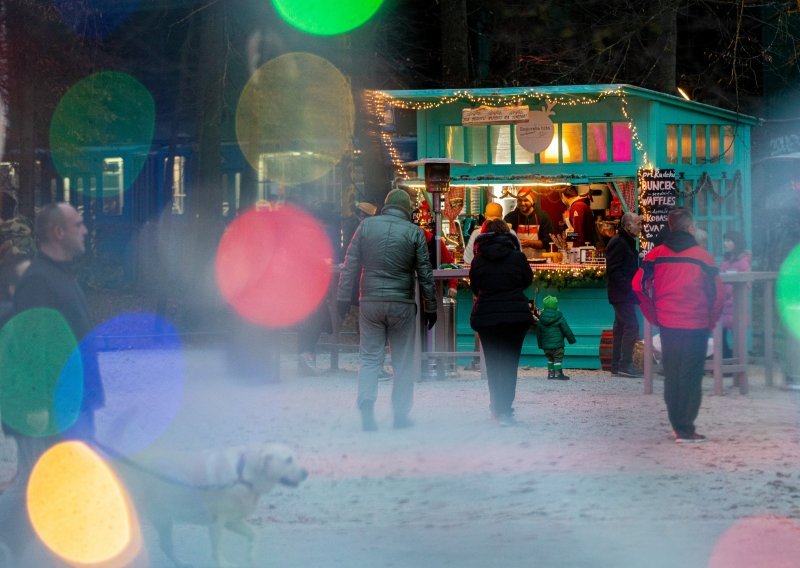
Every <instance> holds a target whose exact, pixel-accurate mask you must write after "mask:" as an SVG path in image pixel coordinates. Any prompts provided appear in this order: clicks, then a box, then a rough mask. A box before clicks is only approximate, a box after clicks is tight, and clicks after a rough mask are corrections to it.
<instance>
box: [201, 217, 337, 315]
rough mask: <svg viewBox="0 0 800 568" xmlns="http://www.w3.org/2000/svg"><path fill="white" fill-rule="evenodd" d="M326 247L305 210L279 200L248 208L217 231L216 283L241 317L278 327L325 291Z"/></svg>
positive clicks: (329, 258) (311, 305)
mask: <svg viewBox="0 0 800 568" xmlns="http://www.w3.org/2000/svg"><path fill="white" fill-rule="evenodd" d="M332 251H333V249H332V247H331V243H330V240H329V239H328V236H327V235H326V233H325V230H324V228H323V227H322V225H321V224H320V223H319V222H318V221H317V220H316V219H315V218H314V217H313V216H312V215H310V214H309V213H307V212H306V211H305V210H303V209H301V208H299V207H296V206H293V205H285V206H282V207H280V208H277V209H272V210H256V209H252V210H250V211H248V212H247V213H245V214H243V215H241V216H239V217H237V218H236V219H235V220H234V221H233V223H231V224H230V226H229V227H228V229H227V230H226V231H225V234H224V235H223V236H222V240H221V241H220V244H219V247H218V248H217V255H216V261H215V271H216V277H217V284H218V286H219V289H220V292H221V294H222V296H223V298H225V300H226V301H227V302H228V303H229V304H230V305H231V306H232V307H233V309H234V310H236V312H237V313H238V314H239V315H241V316H242V317H243V318H245V319H247V320H248V321H251V322H253V323H256V324H259V325H262V326H265V327H270V328H280V327H286V326H290V325H293V324H295V323H298V322H300V321H302V320H304V319H305V318H306V317H308V316H309V315H310V314H311V313H312V312H313V311H314V310H315V309H316V308H317V306H319V305H320V303H321V302H322V301H323V300H324V298H325V295H326V294H327V291H328V287H329V285H330V282H331V266H332V257H333V254H332Z"/></svg>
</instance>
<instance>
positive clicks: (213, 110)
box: [183, 0, 227, 329]
mask: <svg viewBox="0 0 800 568" xmlns="http://www.w3.org/2000/svg"><path fill="white" fill-rule="evenodd" d="M225 5H226V2H223V1H221V0H218V1H216V2H211V3H209V4H208V5H207V6H206V7H205V8H204V9H203V10H202V11H201V12H200V13H199V14H198V16H199V18H200V21H199V34H198V36H197V37H198V55H197V62H196V67H195V68H194V71H195V72H196V81H197V82H196V91H195V92H196V94H197V100H198V107H197V112H198V115H197V142H196V147H195V148H196V151H195V152H193V153H192V154H193V156H192V166H191V172H192V177H191V180H190V183H191V187H190V191H191V193H190V194H189V196H188V203H187V215H188V216H189V218H188V234H187V235H186V237H187V240H186V247H187V249H188V250H187V251H186V252H187V254H186V264H185V270H186V272H185V274H184V276H185V278H184V281H183V283H184V286H185V290H186V292H187V300H188V305H187V308H188V313H187V315H188V316H189V318H190V321H191V322H192V324H193V325H194V327H196V328H201V329H204V328H208V327H213V326H217V325H218V321H219V317H218V314H217V311H218V309H219V307H220V298H219V294H218V291H217V289H216V284H215V279H214V270H213V267H214V263H213V260H214V254H215V251H216V249H217V245H218V244H219V238H220V236H221V234H222V230H223V218H222V191H221V189H222V176H221V162H222V158H221V149H222V144H221V142H222V105H223V91H224V85H225V80H226V63H227V43H226V41H225V28H226V14H225ZM187 193H188V192H187ZM190 290H191V293H189V291H190Z"/></svg>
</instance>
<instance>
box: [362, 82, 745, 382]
mask: <svg viewBox="0 0 800 568" xmlns="http://www.w3.org/2000/svg"><path fill="white" fill-rule="evenodd" d="M368 101H369V102H370V107H371V109H372V111H373V113H374V116H375V119H376V120H377V121H378V123H379V124H381V125H382V126H383V127H384V136H383V141H384V144H385V145H386V149H387V152H388V154H389V156H391V158H392V161H393V164H394V165H395V169H396V176H397V179H398V183H399V184H400V185H404V186H406V187H421V186H422V183H421V181H420V179H419V178H421V177H422V172H421V171H417V172H416V176H417V179H413V178H414V175H415V173H414V172H413V171H412V172H410V171H409V170H408V169H407V168H403V167H402V160H401V159H399V158H398V153H397V151H396V149H395V148H394V147H393V140H392V137H391V136H390V135H388V134H386V132H388V131H390V130H391V122H392V121H393V119H394V118H395V117H396V116H397V115H398V114H400V113H402V112H415V113H416V128H417V133H416V134H417V156H418V158H420V159H421V158H451V159H453V160H458V161H463V162H467V163H469V164H472V165H469V166H454V167H453V168H452V170H451V192H454V193H453V196H455V197H454V199H453V201H452V203H450V205H454V204H457V207H456V208H455V211H456V212H457V213H458V216H457V217H455V216H454V214H453V215H451V218H450V219H449V220H448V222H447V228H446V231H445V232H448V231H450V230H451V227H452V232H453V236H451V237H450V239H451V241H452V242H453V244H455V245H456V248H458V245H459V242H458V241H459V239H461V238H463V237H459V236H458V233H459V231H457V230H456V229H455V228H456V227H458V226H463V224H465V223H467V221H468V220H469V219H470V218H471V217H475V216H477V215H478V214H479V213H480V212H481V211H482V210H483V207H484V205H485V204H486V202H487V201H490V200H491V201H497V202H499V203H501V204H502V205H503V207H504V209H505V210H510V208H511V207H513V203H514V202H515V199H514V196H515V195H516V194H517V192H518V191H519V190H520V189H521V188H532V189H533V190H534V192H535V193H536V194H537V200H538V201H539V203H540V204H541V206H542V207H543V208H544V209H545V210H546V211H547V212H548V213H549V214H550V216H551V217H552V218H553V221H560V219H561V211H563V205H561V199H560V190H561V189H563V187H564V186H565V184H572V185H576V186H578V188H579V190H580V191H581V192H582V193H587V192H588V193H590V194H591V196H592V205H591V206H592V209H593V212H594V214H595V217H596V219H597V221H598V227H599V228H600V232H601V234H603V235H604V237H603V238H604V240H605V241H607V240H608V238H609V237H610V236H612V235H613V232H614V230H615V220H616V219H618V216H619V215H620V214H621V213H623V212H625V211H629V210H631V211H639V210H640V205H641V203H640V193H641V191H640V190H641V184H642V183H643V182H642V180H643V179H647V176H646V170H653V169H657V170H662V171H663V170H666V171H667V172H669V175H670V176H672V177H673V178H674V179H675V181H676V185H677V204H678V205H681V206H684V207H688V208H690V209H691V210H692V211H693V212H694V214H695V218H696V221H697V225H698V227H699V228H701V229H703V230H705V231H706V232H707V233H708V245H707V246H708V248H709V250H710V251H711V252H712V253H713V254H714V255H715V256H717V257H721V255H722V252H723V251H722V235H723V233H724V232H725V231H727V230H730V229H737V230H740V231H743V232H744V233H745V235H746V237H747V241H748V242H752V240H751V214H750V206H749V204H750V200H751V193H750V191H751V190H750V129H751V127H752V126H754V125H756V124H757V121H756V120H755V119H754V118H753V117H750V116H745V115H742V114H738V113H736V112H732V111H729V110H725V109H721V108H717V107H713V106H709V105H705V104H701V103H697V102H694V101H690V100H685V99H683V98H680V97H677V96H672V95H667V94H664V93H659V92H656V91H650V90H647V89H642V88H638V87H634V86H630V85H578V86H560V87H530V88H526V87H514V88H503V89H460V90H419V91H371V92H369V93H368ZM526 107H527V108H526ZM642 173H644V174H645V175H644V176H642V175H641V174H642ZM453 196H451V197H453ZM462 198H463V201H459V199H462ZM461 203H463V207H461ZM450 209H451V210H453V207H451V208H450ZM446 211H447V207H445V212H446ZM460 244H461V246H463V242H461V243H460ZM549 260H550V261H553V260H555V259H553V258H550V259H549ZM532 288H533V289H532V290H529V295H530V296H531V297H533V294H534V293H536V294H537V297H538V300H539V302H541V299H542V298H543V297H544V296H545V295H547V294H553V295H555V296H557V297H558V298H559V307H560V309H561V310H562V311H563V312H564V314H565V316H566V318H567V320H568V321H569V323H570V326H571V327H572V329H573V331H574V332H575V335H576V337H577V339H578V342H577V344H575V345H570V346H568V347H567V350H566V357H565V361H564V362H565V366H567V367H570V368H585V369H596V368H600V366H601V361H600V357H599V351H600V349H599V348H600V344H601V337H602V335H603V334H602V332H603V331H604V330H610V329H611V326H612V323H613V319H614V315H613V310H612V309H611V306H610V305H609V304H608V301H607V297H606V290H605V270H604V265H603V264H602V261H599V262H595V263H594V264H590V263H587V264H583V265H576V264H564V265H560V264H558V263H552V262H551V263H549V264H546V265H545V264H537V265H535V280H534V285H533V287H532ZM458 300H459V302H458V311H457V341H456V343H457V345H456V347H457V349H458V350H459V351H472V349H473V333H472V330H471V329H470V327H469V312H470V309H471V305H472V298H471V295H470V293H469V291H468V290H463V291H461V292H460V294H459V298H458ZM522 364H523V365H535V366H540V365H543V364H544V357H543V356H542V354H541V352H540V351H539V349H538V348H537V346H536V339H535V337H533V335H531V334H529V336H528V338H527V339H526V341H525V345H524V347H523V360H522Z"/></svg>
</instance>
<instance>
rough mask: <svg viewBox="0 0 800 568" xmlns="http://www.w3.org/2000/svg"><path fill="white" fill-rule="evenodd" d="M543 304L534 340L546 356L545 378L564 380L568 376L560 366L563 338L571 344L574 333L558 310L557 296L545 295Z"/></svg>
mask: <svg viewBox="0 0 800 568" xmlns="http://www.w3.org/2000/svg"><path fill="white" fill-rule="evenodd" d="M543 304H544V309H543V310H542V313H541V315H540V316H539V324H538V325H537V327H536V342H537V343H538V344H539V349H542V350H544V354H545V356H547V378H548V379H556V380H560V381H566V380H569V377H568V376H567V375H565V374H564V370H563V369H562V367H561V364H562V361H564V339H566V340H567V341H569V343H570V344H573V343H575V335H574V334H573V333H572V330H571V329H570V327H569V324H568V323H567V320H566V319H565V318H564V314H562V313H561V312H559V311H558V298H556V297H555V296H547V297H545V299H544V300H543Z"/></svg>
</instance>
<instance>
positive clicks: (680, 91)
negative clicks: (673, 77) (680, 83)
mask: <svg viewBox="0 0 800 568" xmlns="http://www.w3.org/2000/svg"><path fill="white" fill-rule="evenodd" d="M678 93H680V95H681V96H682V97H683V98H684V99H686V100H687V101H690V100H692V99H690V98H689V95H687V94H686V91H684V90H683V89H682V88H680V87H678Z"/></svg>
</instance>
